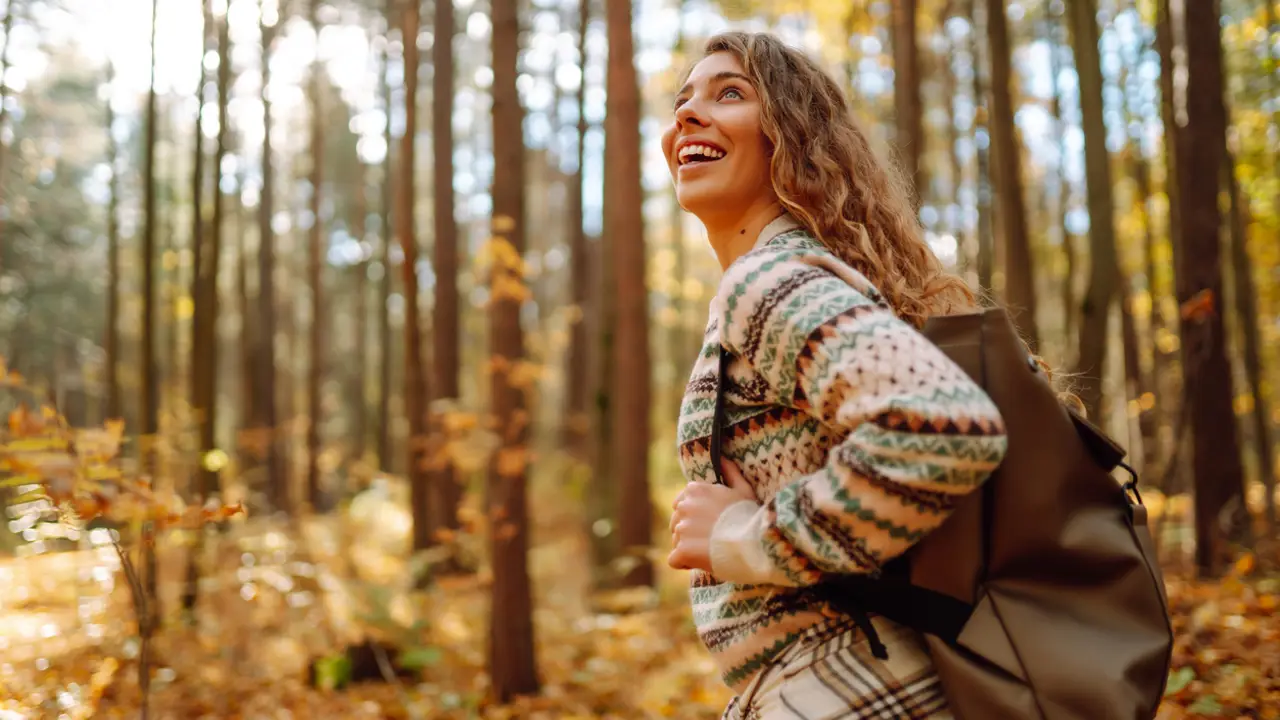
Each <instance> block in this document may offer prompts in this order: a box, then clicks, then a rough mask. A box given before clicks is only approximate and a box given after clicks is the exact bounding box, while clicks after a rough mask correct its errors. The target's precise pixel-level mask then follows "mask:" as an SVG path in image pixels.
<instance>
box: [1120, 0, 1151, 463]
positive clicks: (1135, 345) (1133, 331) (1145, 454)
mask: <svg viewBox="0 0 1280 720" xmlns="http://www.w3.org/2000/svg"><path fill="white" fill-rule="evenodd" d="M1127 7H1128V9H1131V10H1134V11H1135V12H1137V8H1136V6H1135V5H1134V4H1133V3H1132V2H1131V3H1129V5H1128V6H1127ZM1145 50H1146V41H1145V40H1143V41H1142V43H1141V44H1139V46H1138V49H1137V51H1136V52H1135V54H1134V60H1133V61H1132V62H1127V63H1126V64H1125V65H1124V66H1123V67H1122V68H1121V74H1120V87H1121V88H1122V89H1124V90H1126V94H1127V91H1128V84H1129V83H1130V82H1131V81H1132V78H1134V77H1136V73H1137V71H1138V67H1137V62H1138V60H1139V59H1140V58H1141V55H1142V53H1143V52H1145ZM1124 117H1125V124H1126V125H1127V126H1129V127H1134V123H1133V122H1132V121H1133V119H1134V118H1133V113H1132V112H1131V106H1130V103H1129V102H1128V101H1126V103H1125V112H1124ZM1128 135H1129V138H1128V147H1127V152H1126V155H1127V157H1128V158H1129V172H1130V174H1131V175H1132V176H1133V180H1134V189H1135V190H1136V192H1137V202H1136V203H1135V204H1136V206H1137V208H1136V209H1137V211H1138V215H1139V217H1140V218H1141V222H1142V245H1143V250H1144V253H1145V254H1146V256H1147V258H1148V261H1147V265H1146V268H1145V270H1144V271H1143V272H1144V273H1145V274H1146V277H1147V279H1146V287H1147V295H1148V298H1149V299H1150V303H1151V314H1150V316H1149V318H1148V321H1149V322H1150V321H1151V320H1152V319H1154V318H1155V317H1156V316H1157V312H1158V308H1157V295H1156V291H1155V282H1154V273H1153V272H1152V267H1151V264H1150V260H1149V258H1150V255H1151V253H1153V252H1154V246H1155V231H1154V229H1153V228H1152V227H1151V213H1150V212H1149V207H1150V193H1151V168H1150V167H1149V166H1148V164H1147V158H1146V156H1145V155H1144V154H1143V149H1142V134H1141V132H1140V131H1130V132H1129V133H1128ZM1122 282H1123V283H1124V286H1123V288H1122V290H1121V292H1122V300H1121V303H1122V304H1121V308H1120V309H1121V312H1122V313H1124V314H1122V316H1121V322H1128V323H1129V324H1130V327H1128V328H1124V327H1122V328H1121V331H1122V333H1123V334H1124V343H1125V376H1126V380H1127V382H1128V383H1129V384H1130V385H1131V386H1132V387H1131V388H1130V390H1129V397H1130V402H1131V403H1133V402H1135V401H1136V405H1137V407H1136V411H1137V415H1138V430H1139V433H1140V434H1141V436H1142V466H1141V472H1142V473H1143V474H1146V475H1148V476H1151V475H1153V474H1154V473H1153V472H1152V471H1153V470H1154V469H1155V468H1156V466H1157V463H1158V458H1159V457H1160V454H1159V444H1160V438H1159V432H1160V426H1159V421H1160V415H1159V408H1158V405H1157V402H1158V401H1157V399H1158V397H1159V393H1157V392H1155V390H1154V388H1155V385H1156V381H1157V380H1158V378H1159V377H1160V376H1159V375H1158V374H1157V373H1158V367H1159V365H1160V363H1159V354H1160V352H1159V349H1158V348H1157V347H1156V345H1155V344H1154V340H1155V336H1154V333H1149V335H1151V338H1150V339H1151V340H1152V341H1153V342H1152V344H1151V357H1152V363H1151V370H1150V373H1149V374H1148V371H1147V370H1145V369H1144V368H1143V366H1142V362H1141V359H1140V357H1141V353H1142V350H1143V349H1144V348H1142V346H1141V341H1140V340H1139V335H1138V332H1137V327H1136V325H1135V324H1134V318H1133V315H1134V311H1133V307H1132V304H1133V303H1134V302H1135V297H1134V288H1133V278H1132V276H1126V277H1124V279H1123V280H1122ZM1153 326H1154V325H1153ZM1131 346H1132V350H1130V347H1131ZM1130 352H1132V353H1133V354H1134V358H1133V360H1132V362H1133V368H1132V369H1130V367H1129V364H1130V358H1129V353H1130Z"/></svg>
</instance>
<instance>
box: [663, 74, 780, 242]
mask: <svg viewBox="0 0 1280 720" xmlns="http://www.w3.org/2000/svg"><path fill="white" fill-rule="evenodd" d="M662 152H663V154H664V155H665V156H666V158H667V166H668V167H669V168H670V170H671V177H672V178H673V179H674V180H675V185H676V198H677V199H678V200H679V201H680V206H681V207H683V208H684V209H685V210H688V211H689V212H691V213H693V214H694V215H697V216H698V217H699V218H702V219H703V221H704V222H705V221H706V220H708V219H709V218H710V217H712V216H715V215H719V214H740V213H742V212H744V211H745V210H746V209H747V208H749V207H751V206H753V205H755V204H757V203H760V202H771V201H772V199H773V186H772V183H771V182H770V175H769V141H768V140H767V139H766V138H765V135H764V131H763V130H762V129H761V127H760V95H759V94H758V93H757V92H756V90H755V88H754V87H752V85H751V82H750V80H748V79H747V76H746V74H745V73H744V72H743V69H742V65H741V64H740V63H739V62H738V60H737V58H735V57H733V56H732V55H730V54H729V53H724V52H720V53H714V54H712V55H708V56H707V57H705V58H703V59H702V60H701V61H700V62H699V63H698V64H697V65H695V66H694V68H693V72H691V73H690V74H689V80H688V82H686V83H685V85H684V87H683V88H681V89H680V91H679V92H678V93H676V97H675V122H673V123H672V125H671V127H669V128H667V131H666V132H665V133H663V135H662Z"/></svg>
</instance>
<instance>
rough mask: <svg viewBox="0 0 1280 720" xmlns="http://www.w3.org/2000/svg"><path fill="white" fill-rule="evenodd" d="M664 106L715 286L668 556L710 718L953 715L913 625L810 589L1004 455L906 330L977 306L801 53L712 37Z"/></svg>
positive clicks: (683, 428) (877, 563)
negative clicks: (681, 588)
mask: <svg viewBox="0 0 1280 720" xmlns="http://www.w3.org/2000/svg"><path fill="white" fill-rule="evenodd" d="M674 108H675V109H674V117H673V118H672V123H671V126H670V127H669V128H668V129H667V131H666V133H665V134H664V135H663V141H662V148H663V153H664V156H665V159H666V161H667V165H668V168H669V169H670V171H671V175H672V178H673V179H674V181H675V187H676V196H677V198H678V200H679V202H680V205H681V206H682V207H683V208H684V209H685V210H687V211H688V212H690V213H692V214H694V215H696V216H697V217H698V219H699V220H701V221H702V223H703V225H704V226H705V227H706V230H707V237H708V240H709V241H710V244H711V247H712V249H713V250H714V251H715V253H716V256H717V257H718V258H719V260H720V264H721V266H722V267H723V268H725V275H724V277H723V279H722V280H721V282H720V289H719V292H718V293H717V296H716V298H715V300H714V301H713V303H712V308H711V314H710V318H709V319H708V322H707V329H706V334H705V345H704V348H703V350H702V352H701V353H700V354H699V358H698V360H697V362H696V363H695V365H694V368H693V373H692V378H691V379H690V381H689V385H688V388H687V389H686V391H685V396H684V401H683V403H682V405H681V412H680V420H679V430H678V441H679V451H680V461H681V465H682V468H683V470H684V474H685V477H686V479H687V480H688V481H689V482H688V485H687V486H686V487H685V489H684V490H683V491H682V492H681V494H680V496H679V497H678V498H677V499H676V501H675V509H674V513H673V514H672V517H671V533H672V544H673V549H672V552H671V555H670V556H669V558H668V563H669V564H670V565H672V566H673V567H676V568H679V569H686V570H692V571H693V572H692V576H691V578H690V582H691V589H690V599H691V601H692V604H693V614H694V618H695V623H696V624H697V626H698V631H699V635H700V636H701V638H702V640H703V642H704V644H705V645H706V646H707V648H708V649H709V650H710V652H711V654H712V656H713V657H714V658H715V659H716V661H717V663H718V664H719V667H720V670H721V673H722V677H723V679H724V681H725V683H726V684H728V685H729V686H730V687H731V688H732V689H733V690H734V691H735V692H737V693H738V696H737V697H736V698H735V699H734V700H733V701H732V702H731V703H730V705H729V707H728V708H727V709H726V711H725V718H728V719H729V720H739V719H745V718H754V719H756V720H781V719H783V718H794V719H796V720H823V719H828V718H837V717H839V718H881V717H893V718H900V719H901V718H906V719H914V718H944V717H950V711H949V710H948V706H947V701H946V698H945V696H944V694H943V688H942V685H941V682H940V680H939V678H938V675H937V673H936V672H935V670H934V667H933V665H932V662H931V661H930V658H929V655H928V653H927V652H926V651H925V648H924V644H923V641H922V639H921V637H920V635H919V634H918V633H916V632H915V631H913V630H911V629H909V628H906V627H903V626H900V625H897V624H895V623H893V622H891V621H889V620H887V619H886V618H883V617H876V618H874V619H869V618H868V617H867V616H866V615H865V614H862V615H860V616H858V617H849V616H844V615H841V614H840V613H839V612H837V611H835V609H834V608H833V607H832V606H830V605H829V604H828V603H827V602H826V601H824V600H823V599H822V598H821V597H820V596H819V595H818V593H817V592H815V586H817V585H818V584H819V583H820V582H822V581H823V580H825V579H827V578H829V577H831V576H835V575H841V574H852V575H869V574H870V575H875V574H878V573H879V572H880V570H881V568H882V567H883V566H884V565H885V564H886V563H888V562H889V561H891V560H893V559H894V558H896V557H898V556H900V555H902V554H903V553H905V552H906V551H907V550H908V549H910V548H911V547H912V545H913V543H914V542H917V541H919V540H920V539H921V538H922V537H924V536H925V535H927V534H928V533H929V532H930V531H932V530H933V529H934V528H936V527H938V526H939V525H940V524H941V523H942V522H943V520H945V519H946V517H947V516H948V515H949V514H950V511H951V509H952V508H953V507H954V504H955V502H956V501H957V500H958V499H959V498H961V497H963V496H964V495H965V494H967V493H969V492H971V491H973V490H974V489H975V488H977V487H979V486H981V484H982V483H983V481H985V480H986V479H987V477H988V476H989V475H990V474H991V473H992V471H994V470H995V468H996V467H997V466H998V465H999V464H1000V461H1001V459H1002V458H1003V455H1004V451H1005V435H1004V427H1003V421H1002V418H1001V416H1000V414H999V412H998V411H997V409H996V407H995V406H994V405H993V404H992V402H991V400H990V398H989V397H988V396H987V395H986V394H985V393H984V392H983V390H982V389H981V388H980V387H979V386H977V385H976V384H974V383H973V381H971V380H970V379H969V377H968V376H967V375H966V374H965V373H964V371H963V370H961V369H960V368H959V367H958V366H957V365H955V364H954V363H953V362H952V361H951V360H950V359H949V358H948V357H947V356H946V355H944V354H943V352H942V351H941V350H940V349H939V348H937V347H936V346H934V345H933V344H932V343H930V342H929V341H928V340H926V339H925V338H924V337H923V336H922V335H921V334H920V333H919V332H918V328H919V326H920V325H921V324H922V323H923V322H924V320H925V319H927V318H928V317H929V316H930V315H934V314H945V313H949V312H955V311H958V310H963V309H968V308H972V307H974V300H973V295H972V294H971V293H970V292H969V290H968V288H967V287H966V286H965V285H964V284H963V282H962V281H961V280H960V279H959V278H957V277H955V276H953V275H949V274H947V273H945V272H944V271H943V270H942V267H941V264H940V263H939V262H938V259H937V258H936V257H935V256H934V255H933V253H932V252H931V251H930V249H929V246H928V245H927V244H926V242H925V240H924V236H923V232H922V230H921V228H920V226H919V224H918V222H917V221H916V219H915V215H914V213H913V211H912V209H911V206H910V205H909V203H908V202H907V200H906V198H907V194H906V192H905V189H904V187H903V184H902V183H901V182H900V181H899V179H898V178H897V176H896V174H895V173H894V172H893V170H892V168H890V167H888V166H885V165H883V164H882V163H880V162H879V161H878V160H877V158H876V157H875V155H874V154H873V153H872V152H871V150H870V146H869V144H868V142H867V140H866V137H865V135H864V134H863V132H862V131H861V129H860V128H858V127H857V126H856V125H855V124H854V122H853V120H852V118H851V117H850V114H849V112H848V109H847V107H846V105H845V100H844V97H843V95H842V93H841V91H840V89H839V87H838V86H837V85H836V84H835V83H834V82H833V81H832V80H831V78H830V77H828V76H827V75H826V74H825V73H823V71H822V70H821V69H820V68H819V67H818V66H817V65H816V64H815V63H814V62H812V61H811V60H809V59H808V58H807V57H806V56H804V55H803V54H801V53H800V52H798V51H796V50H794V49H791V48H788V47H787V46H785V45H783V44H782V43H781V42H780V41H779V40H777V39H776V38H775V37H773V36H771V35H764V34H754V35H748V34H744V33H729V34H724V35H720V36H717V37H714V38H712V39H711V40H710V41H709V42H708V44H707V45H706V48H705V53H704V56H703V58H702V59H701V60H700V61H699V62H698V63H697V64H696V65H695V66H694V67H693V68H692V70H691V71H690V72H689V73H688V77H687V79H686V82H685V83H684V84H683V86H682V87H681V88H680V90H679V92H678V93H676V97H675V103H674ZM961 428H963V430H962V429H961Z"/></svg>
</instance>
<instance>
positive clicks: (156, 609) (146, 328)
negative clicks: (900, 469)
mask: <svg viewBox="0 0 1280 720" xmlns="http://www.w3.org/2000/svg"><path fill="white" fill-rule="evenodd" d="M158 4H159V0H152V2H151V80H150V82H149V85H148V91H147V109H146V145H145V147H144V149H143V161H142V191H143V221H142V222H143V225H142V248H141V250H142V258H141V260H142V347H141V348H140V350H141V352H140V354H141V356H142V358H141V363H140V367H139V370H140V371H141V375H142V377H141V379H142V383H141V387H142V402H141V403H140V404H141V409H142V417H141V418H140V422H139V427H138V434H139V435H140V439H139V443H138V447H139V453H140V456H139V460H140V461H141V466H142V468H143V475H144V476H145V477H147V478H148V483H149V484H150V486H151V487H152V488H154V487H155V469H156V465H155V443H156V440H157V438H156V434H157V432H158V430H159V429H160V424H159V421H160V417H159V416H160V388H159V387H158V383H157V382H156V378H157V377H158V372H157V368H156V288H155V280H156V271H155V259H156V258H155V256H156V141H157V137H156V134H157V133H156V99H157V93H156V17H157V14H158V13H157V11H158V9H159V8H158ZM153 539H154V531H153V528H152V525H151V522H150V521H147V522H144V523H143V524H142V542H141V547H142V551H141V552H142V563H141V564H142V573H143V578H144V582H145V585H144V591H145V593H146V598H147V601H146V612H145V613H143V615H144V616H142V617H139V618H138V626H139V635H141V636H142V637H143V641H142V648H143V650H142V657H141V658H140V662H141V663H142V666H143V667H146V666H147V663H148V662H149V660H150V658H148V657H147V653H148V652H149V649H148V642H147V638H149V637H150V635H151V633H152V631H153V630H154V629H155V623H156V621H157V620H158V619H159V618H160V617H161V614H160V604H159V595H158V593H157V592H156V570H157V567H156V554H155V545H154V543H153V542H152V541H153ZM148 686H149V681H147V680H146V679H144V680H143V687H142V694H143V697H144V698H145V697H146V695H147V692H148ZM144 702H145V700H144Z"/></svg>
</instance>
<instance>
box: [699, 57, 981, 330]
mask: <svg viewBox="0 0 1280 720" xmlns="http://www.w3.org/2000/svg"><path fill="white" fill-rule="evenodd" d="M720 52H724V53H728V54H730V55H732V56H733V57H734V58H736V59H737V60H738V62H739V63H740V64H741V65H742V68H743V70H744V71H745V73H746V75H747V77H748V78H750V79H751V81H752V84H753V85H754V86H755V89H756V92H758V93H759V95H760V98H761V104H762V108H761V113H760V125H761V127H762V129H763V130H764V134H765V137H766V138H768V140H769V143H770V146H771V149H772V151H773V155H772V158H771V160H770V171H771V174H772V176H773V190H774V192H775V193H776V194H777V196H778V199H779V201H781V203H782V206H783V207H785V208H786V209H787V210H788V211H790V213H791V214H792V215H793V216H794V217H795V218H796V220H797V221H799V222H800V223H801V224H802V225H804V227H805V229H807V230H808V231H809V232H810V233H812V234H813V236H814V237H815V238H817V239H818V240H819V241H821V242H822V243H823V245H825V246H826V247H827V248H828V249H829V250H831V251H832V252H833V253H835V254H836V256H837V257H839V258H840V259H841V260H843V261H844V262H846V263H848V264H849V265H851V266H852V267H854V268H856V269H857V270H858V271H859V272H861V273H862V274H863V275H865V276H866V278H867V279H868V280H870V281H871V283H872V284H874V285H875V286H876V287H877V288H878V289H879V290H880V292H881V293H882V294H883V295H884V297H885V299H886V300H887V301H888V303H889V305H890V306H891V307H893V309H894V310H895V311H896V312H897V314H898V316H899V317H901V318H902V319H903V320H905V321H907V322H910V323H911V324H912V325H914V326H915V327H917V328H920V327H923V325H924V323H925V321H926V320H927V319H928V318H929V317H930V316H933V315H945V314H951V313H959V312H966V311H971V310H975V309H977V308H978V307H979V305H980V304H979V301H978V299H977V297H976V296H975V295H974V292H973V290H971V289H970V288H969V286H968V285H967V284H966V283H965V282H964V280H963V279H961V278H960V277H958V276H957V275H954V274H952V273H949V272H947V271H946V270H945V269H944V268H943V266H942V263H941V262H940V261H939V260H938V258H937V256H936V255H934V253H933V251H932V249H930V247H929V246H928V244H927V243H926V242H925V240H924V232H923V228H922V227H921V225H920V222H919V220H918V219H917V217H916V213H915V210H914V208H913V207H912V205H911V202H910V201H909V199H908V198H909V197H910V195H909V188H908V184H907V182H906V180H905V179H904V178H903V176H902V174H901V173H900V172H899V171H898V169H897V166H896V165H895V164H893V163H889V162H885V161H882V160H881V159H880V158H878V157H877V156H876V153H875V151H874V150H873V149H872V148H871V144H870V143H869V142H868V141H867V135H866V133H865V132H863V130H862V128H861V127H859V125H858V123H857V122H856V121H855V120H854V118H853V114H852V113H851V112H849V108H848V105H847V102H846V100H845V96H844V92H843V91H842V90H841V89H840V86H839V85H837V84H836V82H835V81H834V80H832V78H831V76H830V75H828V74H827V73H826V72H825V71H824V70H823V69H822V68H821V67H819V66H818V65H817V63H815V62H814V61H813V60H811V59H809V57H808V56H806V55H805V54H804V53H802V52H800V51H799V50H795V49H793V48H791V47H788V46H787V45H785V44H784V43H783V42H782V41H781V40H779V39H778V38H777V37H774V36H773V35H770V34H767V33H745V32H726V33H722V34H719V35H716V36H714V37H712V38H711V39H709V40H708V41H707V43H706V45H705V47H704V48H703V56H704V57H705V56H708V55H712V54H714V53H720ZM686 74H687V73H686Z"/></svg>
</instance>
